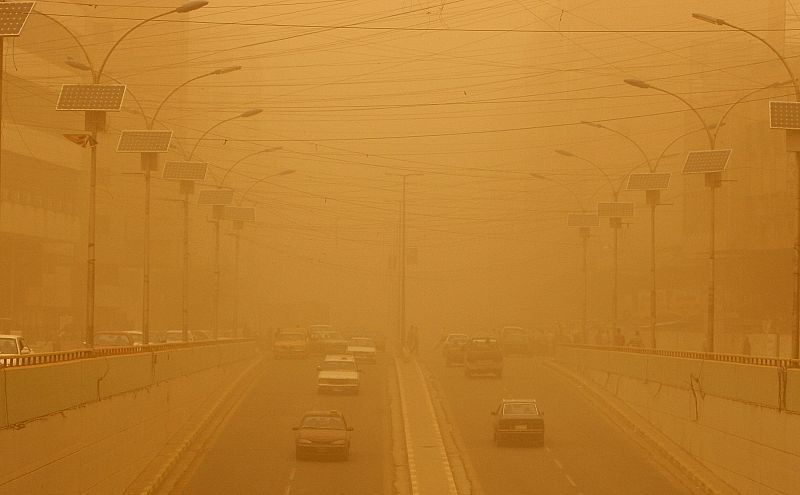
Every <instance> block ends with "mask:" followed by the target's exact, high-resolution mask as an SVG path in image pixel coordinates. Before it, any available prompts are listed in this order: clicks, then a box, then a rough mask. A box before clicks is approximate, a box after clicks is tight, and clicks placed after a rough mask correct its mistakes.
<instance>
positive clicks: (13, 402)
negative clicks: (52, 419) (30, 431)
mask: <svg viewBox="0 0 800 495" xmlns="http://www.w3.org/2000/svg"><path fill="white" fill-rule="evenodd" d="M5 381H6V400H7V406H6V407H7V411H8V422H9V424H15V423H21V422H24V421H27V420H30V419H34V418H37V417H41V416H46V415H48V414H52V413H55V412H57V411H62V410H64V409H68V408H71V407H75V406H77V405H79V404H81V403H82V399H83V397H82V395H83V394H82V392H83V390H84V388H83V383H84V376H83V365H82V363H81V362H79V361H76V362H69V363H62V364H59V365H41V366H29V367H20V368H13V367H12V368H6V369H5Z"/></svg>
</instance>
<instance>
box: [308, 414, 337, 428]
mask: <svg viewBox="0 0 800 495" xmlns="http://www.w3.org/2000/svg"><path fill="white" fill-rule="evenodd" d="M300 426H301V427H302V428H315V429H324V430H344V429H345V424H344V420H343V419H342V418H341V417H339V416H306V417H305V418H303V422H302V424H301V425H300Z"/></svg>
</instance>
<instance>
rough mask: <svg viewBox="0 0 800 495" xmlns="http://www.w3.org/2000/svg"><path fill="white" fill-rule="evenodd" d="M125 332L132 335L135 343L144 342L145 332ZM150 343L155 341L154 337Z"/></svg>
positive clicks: (140, 343)
mask: <svg viewBox="0 0 800 495" xmlns="http://www.w3.org/2000/svg"><path fill="white" fill-rule="evenodd" d="M125 333H127V334H128V335H130V336H131V339H133V345H142V343H143V342H144V334H143V333H142V332H136V331H130V332H125ZM150 343H151V344H152V343H153V341H152V337H151V341H150Z"/></svg>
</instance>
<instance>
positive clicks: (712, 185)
mask: <svg viewBox="0 0 800 495" xmlns="http://www.w3.org/2000/svg"><path fill="white" fill-rule="evenodd" d="M624 81H625V83H626V84H629V85H630V86H634V87H637V88H643V89H654V90H656V91H659V92H661V93H664V94H667V95H669V96H672V97H673V98H675V99H677V100H680V101H681V102H682V103H683V104H684V105H686V107H687V108H689V110H691V111H692V113H694V115H695V116H696V117H697V120H699V121H700V125H701V126H702V128H703V130H704V131H705V133H706V137H707V138H708V146H709V149H708V150H706V151H707V152H713V151H714V144H715V142H714V140H715V137H716V134H714V135H712V134H711V129H713V127H712V126H709V125H708V123H707V122H706V121H705V119H704V118H703V116H702V115H700V112H698V111H697V109H696V108H695V107H694V106H693V105H692V104H691V103H690V102H689V101H687V100H686V99H685V98H683V97H682V96H680V95H678V94H676V93H673V92H671V91H668V90H666V89H663V88H659V87H657V86H653V85H652V84H649V83H647V82H644V81H641V80H639V79H625V80H624ZM720 123H721V122H720ZM719 127H720V125H719V124H718V125H717V129H719ZM705 183H706V186H707V187H708V188H709V190H710V194H711V212H710V217H711V218H710V224H711V235H710V237H711V239H710V242H709V244H710V247H709V250H710V253H709V265H710V272H711V273H710V277H709V279H710V280H709V284H708V309H707V313H708V326H707V330H706V351H708V352H714V326H715V324H716V321H715V312H716V308H715V301H716V296H715V293H716V273H717V269H716V253H715V249H716V242H715V239H714V236H715V233H716V216H717V215H716V190H717V188H718V187H720V185H721V184H722V182H721V178H720V173H719V172H709V173H707V174H706V177H705Z"/></svg>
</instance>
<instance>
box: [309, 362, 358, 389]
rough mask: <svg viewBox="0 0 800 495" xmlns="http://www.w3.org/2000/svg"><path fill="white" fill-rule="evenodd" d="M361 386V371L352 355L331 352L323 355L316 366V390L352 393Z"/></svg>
mask: <svg viewBox="0 0 800 495" xmlns="http://www.w3.org/2000/svg"><path fill="white" fill-rule="evenodd" d="M360 388H361V372H360V370H359V369H358V365H357V364H356V360H355V358H354V357H353V356H349V355H342V354H333V355H328V356H325V360H324V361H322V364H320V365H319V366H317V392H318V393H320V394H323V393H353V394H357V393H358V391H359V389H360Z"/></svg>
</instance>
